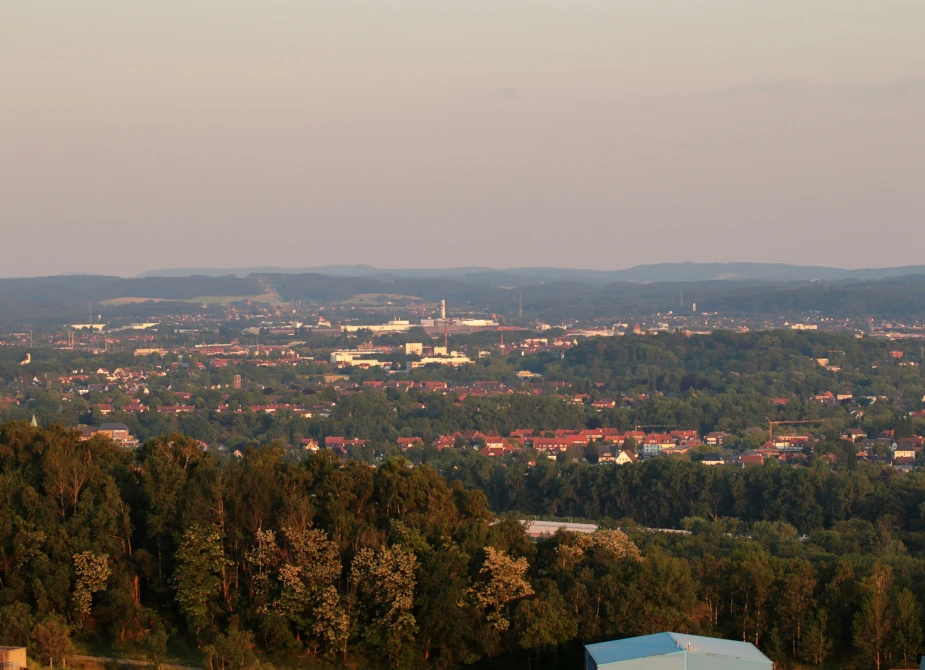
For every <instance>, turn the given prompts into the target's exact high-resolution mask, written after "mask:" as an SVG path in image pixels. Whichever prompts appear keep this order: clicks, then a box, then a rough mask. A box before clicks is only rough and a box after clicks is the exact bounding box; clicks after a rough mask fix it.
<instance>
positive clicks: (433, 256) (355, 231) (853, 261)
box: [0, 0, 925, 276]
mask: <svg viewBox="0 0 925 670" xmlns="http://www.w3.org/2000/svg"><path fill="white" fill-rule="evenodd" d="M923 26H925V2H922V1H921V0H880V1H879V2H871V0H813V1H812V2H806V0H774V2H751V1H745V2H743V0H697V1H696V2H693V1H691V0H659V1H658V2H653V1H652V0H619V1H615V0H439V1H434V0H366V1H359V0H330V1H329V0H291V1H288V0H248V1H246V2H245V1H244V0H197V1H196V2H189V1H188V0H158V1H157V2H153V1H148V2H145V1H141V2H125V1H124V0H81V1H80V2H73V1H71V0H58V1H51V0H18V1H17V0H9V1H7V2H3V3H0V276H34V275H46V274H63V273H74V272H80V273H101V274H118V275H122V276H132V275H136V274H139V273H141V272H144V271H147V270H150V269H153V268H168V267H242V266H244V267H246V266H270V265H272V266H282V267H306V266H317V265H325V264H343V263H367V264H370V265H375V266H379V267H386V268H401V267H422V268H423V267H430V268H434V267H451V266H473V265H478V266H491V267H521V266H540V265H552V266H560V267H581V268H597V269H619V268H625V267H630V266H633V265H636V264H641V263H657V262H665V261H702V262H714V261H768V262H788V263H797V264H813V265H831V266H839V267H851V268H855V267H884V266H895V265H905V264H920V263H925V258H923V253H922V250H923V248H925V123H923V119H925V40H923V39H922V28H923Z"/></svg>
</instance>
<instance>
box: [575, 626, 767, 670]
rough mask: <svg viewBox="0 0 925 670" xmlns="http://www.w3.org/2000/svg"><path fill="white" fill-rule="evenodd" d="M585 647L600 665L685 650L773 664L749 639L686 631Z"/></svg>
mask: <svg viewBox="0 0 925 670" xmlns="http://www.w3.org/2000/svg"><path fill="white" fill-rule="evenodd" d="M585 649H586V650H587V652H588V654H589V655H590V656H591V658H592V659H593V660H594V662H595V663H596V664H597V665H599V666H601V665H605V664H607V663H616V662H619V661H629V660H633V659H637V658H646V657H649V656H662V655H664V654H676V653H678V652H684V651H686V652H693V653H697V654H706V655H712V656H725V657H726V658H735V659H742V660H749V661H763V662H766V663H768V668H770V667H771V659H769V658H768V657H767V656H765V655H764V654H762V653H761V651H759V650H758V648H757V647H756V646H755V645H753V644H751V643H749V642H736V641H734V640H722V639H719V638H714V637H702V636H700V635H687V634H685V633H656V634H655V635H643V636H641V637H631V638H627V639H625V640H612V641H610V642H600V643H598V644H589V645H586V646H585Z"/></svg>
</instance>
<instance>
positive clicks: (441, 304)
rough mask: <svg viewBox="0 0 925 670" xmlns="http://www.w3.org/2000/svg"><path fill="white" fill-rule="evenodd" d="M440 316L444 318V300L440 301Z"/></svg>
mask: <svg viewBox="0 0 925 670" xmlns="http://www.w3.org/2000/svg"><path fill="white" fill-rule="evenodd" d="M440 318H441V319H445V318H446V300H441V301H440Z"/></svg>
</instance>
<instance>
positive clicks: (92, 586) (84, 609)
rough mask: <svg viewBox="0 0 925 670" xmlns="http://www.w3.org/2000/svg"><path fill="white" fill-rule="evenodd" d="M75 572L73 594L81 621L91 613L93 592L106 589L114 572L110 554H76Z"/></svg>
mask: <svg viewBox="0 0 925 670" xmlns="http://www.w3.org/2000/svg"><path fill="white" fill-rule="evenodd" d="M74 573H75V574H76V575H77V582H76V584H75V585H74V595H73V601H74V611H75V613H76V614H77V617H78V621H80V620H83V619H85V618H86V617H88V616H89V615H90V607H91V606H92V604H93V594H94V593H97V592H99V591H104V590H106V582H107V581H108V580H109V576H110V574H112V571H111V570H110V568H109V556H107V555H106V554H103V555H96V554H94V553H93V552H90V551H84V552H81V553H79V554H74Z"/></svg>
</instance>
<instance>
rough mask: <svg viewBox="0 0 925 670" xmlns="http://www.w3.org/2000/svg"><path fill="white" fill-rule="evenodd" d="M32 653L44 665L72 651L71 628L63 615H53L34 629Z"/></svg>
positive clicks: (59, 659)
mask: <svg viewBox="0 0 925 670" xmlns="http://www.w3.org/2000/svg"><path fill="white" fill-rule="evenodd" d="M31 637H32V653H33V655H34V656H35V657H36V658H38V659H39V661H41V663H42V664H43V665H51V664H52V663H53V662H54V660H55V659H57V660H58V661H59V662H60V661H61V659H63V658H64V657H65V656H66V655H67V654H69V653H71V630H70V628H68V625H67V623H66V622H65V621H64V619H62V618H61V617H57V616H51V617H48V618H47V619H44V620H43V621H40V622H39V623H37V624H36V625H35V627H34V628H33V629H32V635H31Z"/></svg>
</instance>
